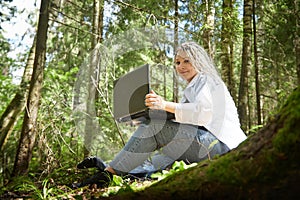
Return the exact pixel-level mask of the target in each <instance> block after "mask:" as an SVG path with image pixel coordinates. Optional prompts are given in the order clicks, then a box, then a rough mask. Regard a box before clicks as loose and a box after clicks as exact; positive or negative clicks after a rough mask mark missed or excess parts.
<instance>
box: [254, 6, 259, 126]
mask: <svg viewBox="0 0 300 200" xmlns="http://www.w3.org/2000/svg"><path fill="white" fill-rule="evenodd" d="M252 4H253V7H252V8H253V15H252V16H253V17H252V22H253V50H254V71H255V92H256V113H257V115H256V116H257V124H258V125H261V106H260V81H259V63H258V50H257V31H256V30H257V29H256V2H255V0H253V2H252Z"/></svg>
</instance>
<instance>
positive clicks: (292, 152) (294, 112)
mask: <svg viewBox="0 0 300 200" xmlns="http://www.w3.org/2000/svg"><path fill="white" fill-rule="evenodd" d="M280 113H281V117H280V119H279V122H278V123H283V124H284V125H283V127H282V128H281V129H280V130H279V131H278V134H277V135H276V136H275V138H274V140H273V144H274V147H275V148H276V150H277V152H278V153H281V154H289V157H292V159H295V158H296V157H297V158H299V154H298V153H296V152H299V146H300V144H299V143H300V88H298V89H296V90H295V91H294V93H293V94H292V95H291V96H290V97H289V99H288V100H287V103H286V104H285V106H283V107H282V109H281V111H280Z"/></svg>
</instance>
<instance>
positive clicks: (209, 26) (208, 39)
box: [203, 0, 215, 58]
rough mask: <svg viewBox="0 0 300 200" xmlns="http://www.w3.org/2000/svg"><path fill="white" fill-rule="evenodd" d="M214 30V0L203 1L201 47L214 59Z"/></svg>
mask: <svg viewBox="0 0 300 200" xmlns="http://www.w3.org/2000/svg"><path fill="white" fill-rule="evenodd" d="M214 29H215V0H205V25H204V30H203V46H204V48H205V49H206V50H207V52H208V54H209V55H210V56H211V57H212V58H214V49H215V47H214V45H213V44H214V43H213V35H214Z"/></svg>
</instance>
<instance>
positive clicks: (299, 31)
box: [294, 0, 300, 85]
mask: <svg viewBox="0 0 300 200" xmlns="http://www.w3.org/2000/svg"><path fill="white" fill-rule="evenodd" d="M294 4H295V6H294V9H295V10H294V13H295V21H296V25H295V41H294V44H295V45H294V46H295V54H296V70H297V78H298V85H300V36H299V35H300V21H299V19H300V13H299V0H294Z"/></svg>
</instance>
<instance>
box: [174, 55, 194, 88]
mask: <svg viewBox="0 0 300 200" xmlns="http://www.w3.org/2000/svg"><path fill="white" fill-rule="evenodd" d="M175 67H176V71H177V73H178V74H179V75H180V76H181V77H182V78H183V79H185V80H186V81H187V82H191V80H192V79H193V78H194V77H195V76H196V74H197V71H196V70H195V68H194V67H193V65H192V64H191V62H190V60H189V58H188V57H187V55H186V54H185V53H184V52H181V53H177V55H176V57H175Z"/></svg>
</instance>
